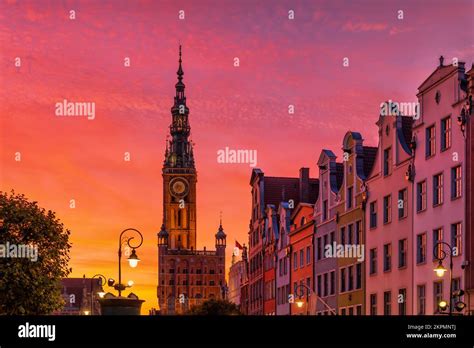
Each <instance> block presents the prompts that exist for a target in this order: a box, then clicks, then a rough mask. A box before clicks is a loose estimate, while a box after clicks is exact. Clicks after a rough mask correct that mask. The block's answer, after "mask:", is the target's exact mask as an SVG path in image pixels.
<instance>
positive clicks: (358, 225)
mask: <svg viewBox="0 0 474 348" xmlns="http://www.w3.org/2000/svg"><path fill="white" fill-rule="evenodd" d="M355 233H356V235H355V237H356V240H355V243H356V244H362V221H356V230H355Z"/></svg>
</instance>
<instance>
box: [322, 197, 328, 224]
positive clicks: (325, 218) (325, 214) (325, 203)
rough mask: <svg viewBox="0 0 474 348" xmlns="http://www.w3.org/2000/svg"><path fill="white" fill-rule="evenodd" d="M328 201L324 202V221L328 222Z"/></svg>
mask: <svg viewBox="0 0 474 348" xmlns="http://www.w3.org/2000/svg"><path fill="white" fill-rule="evenodd" d="M328 215H329V214H328V200H327V199H326V200H325V201H324V202H323V221H326V220H327V219H328Z"/></svg>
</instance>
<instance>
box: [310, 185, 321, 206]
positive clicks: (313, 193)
mask: <svg viewBox="0 0 474 348" xmlns="http://www.w3.org/2000/svg"><path fill="white" fill-rule="evenodd" d="M318 196H319V179H309V203H314V202H316V201H317V200H318Z"/></svg>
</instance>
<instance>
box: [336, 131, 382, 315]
mask: <svg viewBox="0 0 474 348" xmlns="http://www.w3.org/2000/svg"><path fill="white" fill-rule="evenodd" d="M342 148H343V151H344V153H343V156H344V157H343V165H344V178H343V181H342V186H341V188H340V190H339V202H338V204H337V206H336V208H335V209H336V224H337V234H336V240H337V244H338V245H337V249H339V248H340V249H342V250H343V252H342V253H341V254H342V255H340V253H339V250H336V248H334V246H333V247H332V248H331V250H332V253H333V257H334V255H335V254H334V253H336V255H335V256H336V257H337V267H338V272H337V273H338V275H339V292H338V297H337V306H338V310H339V314H341V315H362V314H363V313H365V286H364V285H365V284H364V283H365V250H364V247H365V237H364V231H365V228H364V224H365V219H364V211H365V203H366V201H365V200H366V196H365V193H366V192H365V191H366V185H365V181H366V179H367V176H368V174H369V172H370V170H371V168H372V165H373V160H374V158H375V152H376V148H373V147H368V146H363V139H362V136H361V135H360V133H357V132H347V133H346V135H345V136H344V140H343V143H342Z"/></svg>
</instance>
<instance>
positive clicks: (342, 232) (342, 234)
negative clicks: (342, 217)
mask: <svg viewBox="0 0 474 348" xmlns="http://www.w3.org/2000/svg"><path fill="white" fill-rule="evenodd" d="M345 236H346V229H345V227H341V244H342V245H344V244H346V237H345Z"/></svg>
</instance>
